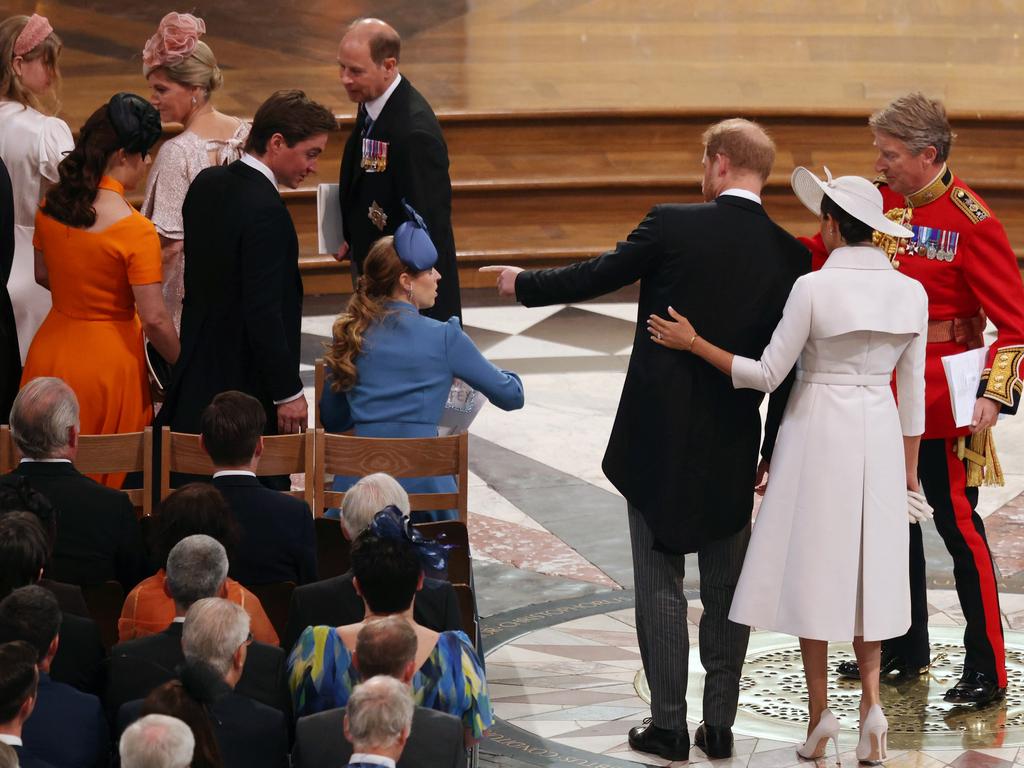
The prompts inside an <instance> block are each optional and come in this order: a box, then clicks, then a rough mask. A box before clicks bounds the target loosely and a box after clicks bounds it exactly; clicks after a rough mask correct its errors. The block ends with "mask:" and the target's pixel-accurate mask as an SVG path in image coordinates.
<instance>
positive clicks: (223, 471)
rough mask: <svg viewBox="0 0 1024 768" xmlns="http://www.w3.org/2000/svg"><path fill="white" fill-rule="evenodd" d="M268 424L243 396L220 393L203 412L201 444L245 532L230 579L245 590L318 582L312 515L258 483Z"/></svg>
mask: <svg viewBox="0 0 1024 768" xmlns="http://www.w3.org/2000/svg"><path fill="white" fill-rule="evenodd" d="M265 421H266V417H265V415H264V412H263V407H262V406H261V405H260V403H259V401H258V400H257V399H256V398H254V397H250V396H249V395H247V394H245V393H244V392H221V393H220V394H219V395H217V396H216V397H215V398H213V402H212V403H210V404H209V405H208V406H206V408H205V409H204V410H203V418H202V421H201V423H200V427H201V430H202V431H201V437H200V441H201V443H202V446H203V450H205V451H206V452H207V454H209V456H210V460H211V461H212V462H213V467H214V470H215V471H214V473H213V485H214V487H215V488H216V489H217V490H218V491H220V492H221V495H222V496H224V499H225V501H227V503H228V505H229V506H230V507H231V512H232V513H233V514H234V516H235V520H236V521H237V522H238V527H239V528H240V529H241V532H242V537H241V541H240V542H239V544H238V546H237V547H235V549H234V551H233V553H232V556H231V570H230V571H229V573H228V575H229V576H231V578H233V579H235V580H237V581H240V582H241V583H242V584H245V585H249V584H271V583H274V582H280V581H293V582H295V583H297V584H306V583H307V582H310V581H316V537H315V534H314V531H313V513H312V512H311V511H310V509H309V505H308V504H306V502H304V501H302V500H301V499H296V498H294V497H292V496H288V495H286V494H283V493H280V492H278V491H272V490H270V489H269V488H266V487H264V486H263V485H262V484H260V482H259V481H258V480H257V479H256V466H257V465H258V464H259V461H260V456H261V455H262V453H263V425H264V423H265Z"/></svg>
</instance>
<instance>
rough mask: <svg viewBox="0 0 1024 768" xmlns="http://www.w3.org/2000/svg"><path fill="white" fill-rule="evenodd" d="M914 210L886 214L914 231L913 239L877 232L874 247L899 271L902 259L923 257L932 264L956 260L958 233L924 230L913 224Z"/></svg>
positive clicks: (894, 210)
mask: <svg viewBox="0 0 1024 768" xmlns="http://www.w3.org/2000/svg"><path fill="white" fill-rule="evenodd" d="M913 215H914V209H913V208H910V207H907V208H892V209H890V210H888V211H886V212H885V217H886V218H887V219H891V220H892V221H895V222H897V223H899V224H900V225H902V226H904V227H907V228H908V229H911V230H913V232H914V236H913V237H912V238H901V237H894V236H893V235H884V234H882V233H880V232H875V234H874V237H873V238H872V239H873V241H874V244H875V245H876V246H878V247H879V248H881V249H882V250H883V251H885V253H886V255H887V256H888V257H889V261H891V262H892V265H893V267H894V268H896V269H899V268H900V257H901V256H924V257H926V258H928V259H929V260H932V261H936V260H937V261H946V262H951V261H953V257H954V256H956V246H957V242H958V241H959V239H960V233H959V232H950V231H946V230H943V229H936V228H935V227H922V226H920V225H918V224H911V223H910V218H911V216H913Z"/></svg>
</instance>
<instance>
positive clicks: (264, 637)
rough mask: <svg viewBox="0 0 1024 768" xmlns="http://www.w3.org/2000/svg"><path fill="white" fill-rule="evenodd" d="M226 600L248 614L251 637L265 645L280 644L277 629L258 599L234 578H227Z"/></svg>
mask: <svg viewBox="0 0 1024 768" xmlns="http://www.w3.org/2000/svg"><path fill="white" fill-rule="evenodd" d="M228 600H230V601H231V602H233V603H238V605H240V606H242V608H244V609H245V612H246V613H248V614H249V631H250V632H252V637H253V639H254V640H257V641H259V642H261V643H266V644H267V645H280V644H281V640H280V638H279V637H278V636H277V630H276V629H274V625H273V624H271V623H270V617H269V616H267V613H266V611H264V610H263V604H262V603H261V602H260V599H259V598H258V597H256V595H254V594H253V593H252V592H250V591H249V590H248V589H246V588H245V587H243V586H242V585H241V584H239V583H238V582H237V581H235V580H234V579H228Z"/></svg>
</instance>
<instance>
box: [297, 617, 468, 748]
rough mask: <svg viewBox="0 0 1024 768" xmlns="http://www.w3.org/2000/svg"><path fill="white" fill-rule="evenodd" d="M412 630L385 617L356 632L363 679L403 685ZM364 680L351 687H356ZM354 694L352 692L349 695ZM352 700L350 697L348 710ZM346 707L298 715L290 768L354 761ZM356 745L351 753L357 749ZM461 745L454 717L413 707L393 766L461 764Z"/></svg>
mask: <svg viewBox="0 0 1024 768" xmlns="http://www.w3.org/2000/svg"><path fill="white" fill-rule="evenodd" d="M415 658H416V631H415V630H414V629H413V628H412V626H410V624H409V622H407V621H405V620H404V619H401V618H398V617H397V616H389V617H387V618H384V619H380V620H379V621H374V622H372V623H370V624H367V625H366V626H365V627H363V628H362V630H360V632H359V637H358V638H357V640H356V651H355V655H354V657H353V663H354V664H355V665H356V668H357V669H358V670H359V675H360V677H362V678H363V679H364V680H367V681H371V680H372V679H374V678H376V677H377V676H378V675H385V676H388V677H392V678H397V680H398V681H399V682H401V683H402V684H403V685H405V686H406V687H407V688H408V687H411V684H412V678H413V675H415V674H416V661H415ZM367 684H368V683H364V684H363V685H360V686H358V687H357V688H356V691H359V690H361V689H362V688H363V687H364V686H365V685H367ZM353 697H354V696H353ZM351 706H352V699H349V708H351ZM345 720H346V717H345V709H329V710H327V711H326V712H318V713H317V714H315V715H308V716H306V717H300V718H299V722H298V723H297V724H296V726H295V747H294V748H293V750H292V766H293V768H341V766H344V765H347V764H348V763H349V759H350V758H352V759H353V760H354V759H355V757H354V756H353V754H352V752H353V745H352V743H351V742H350V740H349V739H348V735H349V733H350V731H351V724H350V727H349V729H347V730H346V729H344V723H345ZM361 751H362V749H361V745H360V744H358V743H356V745H355V752H357V753H358V752H361ZM465 765H466V747H465V741H464V738H463V730H462V721H461V720H459V718H457V717H455V716H454V715H449V714H447V713H445V712H438V711H436V710H433V709H425V708H424V707H416V708H415V711H414V712H413V716H412V727H411V730H410V732H409V737H408V743H407V744H406V746H405V751H404V752H403V753H402V756H401V757H400V758H399V759H398V766H397V768H464V767H465Z"/></svg>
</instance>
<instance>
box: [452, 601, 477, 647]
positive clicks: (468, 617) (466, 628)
mask: <svg viewBox="0 0 1024 768" xmlns="http://www.w3.org/2000/svg"><path fill="white" fill-rule="evenodd" d="M452 589H454V590H455V596H456V597H457V598H458V600H459V615H460V616H461V617H462V631H463V632H465V633H466V634H467V635H469V639H470V640H472V641H473V644H474V645H476V644H477V631H476V599H475V598H474V597H473V590H472V589H471V588H470V587H469V585H468V584H453V585H452ZM477 650H478V651H479V650H480V649H479V648H477ZM482 657H483V654H481V658H482Z"/></svg>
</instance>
